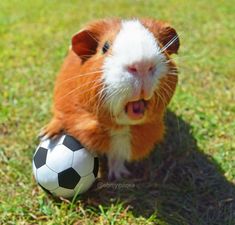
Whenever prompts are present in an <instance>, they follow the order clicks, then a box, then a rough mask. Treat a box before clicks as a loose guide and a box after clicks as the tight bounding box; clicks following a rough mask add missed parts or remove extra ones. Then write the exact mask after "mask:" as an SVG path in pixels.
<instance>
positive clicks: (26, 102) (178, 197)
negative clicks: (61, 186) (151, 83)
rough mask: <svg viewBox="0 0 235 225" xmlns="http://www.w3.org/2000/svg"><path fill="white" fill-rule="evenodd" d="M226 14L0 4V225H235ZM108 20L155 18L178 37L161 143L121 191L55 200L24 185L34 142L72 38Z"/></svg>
mask: <svg viewBox="0 0 235 225" xmlns="http://www.w3.org/2000/svg"><path fill="white" fill-rule="evenodd" d="M234 12H235V1H234V0H230V1H220V0H215V1H210V2H208V1H203V0H197V1H196V0H195V1H186V0H180V1H176V0H175V1H173V0H169V1H164V0H159V1H155V0H149V1H137V0H136V1H134V0H133V1H124V0H123V1H120V0H116V1H113V0H111V1H55V0H51V1H42V0H34V1H29V0H22V1H16V0H11V1H4V0H2V1H0V143H1V144H0V224H74V223H75V224H93V223H97V224H153V223H155V224H160V225H167V224H169V225H234V224H235V138H234V131H235V104H234V102H235V92H234V88H235V73H234V59H235V48H234V43H235V36H234V30H235V22H234V21H235V14H234ZM112 16H118V17H124V18H128V17H133V16H140V17H141V16H143V17H154V18H158V19H163V20H167V21H169V22H170V23H172V24H173V25H174V27H175V28H176V29H177V31H178V32H179V35H180V38H181V49H180V52H179V56H177V57H175V58H176V61H177V62H178V65H179V67H180V70H181V74H180V82H179V86H178V88H177V92H176V95H175V96H174V99H173V101H172V102H171V104H170V107H169V111H168V113H167V116H166V121H167V124H168V127H169V128H168V134H167V137H166V140H165V142H164V143H163V144H161V145H160V146H157V151H155V152H154V153H153V154H152V155H151V156H150V157H149V158H148V159H146V160H144V161H143V162H141V163H139V164H134V165H131V166H130V169H131V170H132V171H133V174H134V176H133V178H132V179H130V180H128V181H127V180H126V181H125V180H123V181H121V183H119V188H115V184H111V186H108V184H107V183H103V188H98V185H97V184H95V185H94V187H93V189H92V190H91V191H90V192H88V193H87V194H85V195H84V196H81V198H80V199H77V200H76V201H75V202H72V203H71V202H68V201H65V200H64V201H55V200H54V199H52V198H50V197H48V196H47V195H46V194H45V193H44V192H43V191H42V190H40V189H39V188H38V187H37V185H36V184H35V181H34V180H33V177H32V168H31V159H32V154H33V152H34V150H35V147H36V144H37V139H36V136H37V134H38V131H39V130H40V128H41V127H42V126H44V125H45V123H47V122H48V121H49V118H50V116H51V115H50V107H51V102H52V98H51V97H52V90H53V83H54V78H55V76H56V73H57V71H58V70H59V67H60V65H61V63H62V61H63V58H64V56H65V55H66V52H67V49H68V45H69V42H70V37H71V35H72V34H73V33H75V32H77V31H78V30H79V29H80V28H81V27H82V26H83V25H84V24H85V23H87V22H88V21H91V20H93V19H97V18H103V17H112ZM143 173H144V174H146V176H144V177H145V178H141V177H140V176H138V174H143ZM101 182H104V181H102V180H101ZM105 185H106V187H105Z"/></svg>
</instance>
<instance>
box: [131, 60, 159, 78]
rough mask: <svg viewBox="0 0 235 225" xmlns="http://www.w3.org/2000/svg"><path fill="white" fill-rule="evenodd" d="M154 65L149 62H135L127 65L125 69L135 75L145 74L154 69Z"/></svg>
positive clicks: (150, 72)
mask: <svg viewBox="0 0 235 225" xmlns="http://www.w3.org/2000/svg"><path fill="white" fill-rule="evenodd" d="M155 67H156V66H155V65H154V64H153V63H151V62H136V63H133V64H131V65H128V66H127V71H128V72H129V73H131V74H133V75H136V76H147V75H150V74H152V72H153V71H154V70H155Z"/></svg>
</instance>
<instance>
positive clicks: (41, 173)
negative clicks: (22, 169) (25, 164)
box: [37, 165, 59, 191]
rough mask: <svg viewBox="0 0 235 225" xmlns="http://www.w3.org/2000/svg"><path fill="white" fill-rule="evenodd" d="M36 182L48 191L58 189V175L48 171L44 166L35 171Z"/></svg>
mask: <svg viewBox="0 0 235 225" xmlns="http://www.w3.org/2000/svg"><path fill="white" fill-rule="evenodd" d="M37 181H38V183H39V184H40V185H42V186H43V187H44V188H46V189H47V190H49V191H51V190H54V189H55V188H57V187H59V183H58V174H57V173H56V172H54V171H52V170H51V169H49V168H48V167H47V166H46V165H44V166H42V167H40V168H39V169H37Z"/></svg>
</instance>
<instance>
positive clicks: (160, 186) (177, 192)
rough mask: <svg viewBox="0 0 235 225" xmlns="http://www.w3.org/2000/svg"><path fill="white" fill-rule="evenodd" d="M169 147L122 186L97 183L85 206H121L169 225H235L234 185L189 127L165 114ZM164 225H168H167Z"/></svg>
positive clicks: (134, 169) (140, 166)
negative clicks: (200, 147) (199, 146)
mask: <svg viewBox="0 0 235 225" xmlns="http://www.w3.org/2000/svg"><path fill="white" fill-rule="evenodd" d="M166 124H167V127H168V132H167V135H166V139H165V142H164V143H163V144H161V145H160V146H158V147H157V149H156V151H154V152H153V154H152V155H151V156H150V157H149V158H148V159H146V160H144V161H143V162H141V163H134V164H131V165H129V168H130V170H131V171H132V173H133V177H132V178H131V179H128V180H123V181H122V182H119V183H109V182H107V181H106V180H99V181H98V182H97V183H96V184H95V185H94V189H93V190H92V191H90V192H89V193H88V195H87V197H85V199H84V200H85V202H87V204H88V205H87V206H88V207H89V206H94V205H98V204H101V205H102V206H104V207H105V206H110V205H111V204H112V203H115V202H119V203H120V202H121V203H123V205H124V206H129V211H131V212H132V214H134V215H135V216H136V217H139V216H143V217H146V218H148V217H149V216H151V215H152V214H155V215H156V218H157V219H159V221H162V222H165V223H167V224H171V225H177V224H179V225H184V224H185V225H186V224H187V225H189V224H190V225H201V224H205V225H212V224H213V225H217V224H218V225H229V224H231V225H232V224H235V202H234V201H235V199H234V197H235V186H234V184H232V183H230V182H228V181H227V180H226V178H225V177H224V176H223V175H222V171H221V170H220V168H219V165H217V164H216V162H215V161H214V160H213V159H212V158H211V157H210V156H208V155H205V154H204V153H202V152H201V151H200V149H198V147H197V142H196V140H195V139H194V137H193V136H192V134H191V133H190V125H189V124H187V123H186V122H185V121H183V120H182V119H181V118H179V117H177V116H176V115H175V114H174V113H172V112H167V116H166ZM165 223H164V224H165Z"/></svg>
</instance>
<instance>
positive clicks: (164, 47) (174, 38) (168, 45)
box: [160, 35, 179, 53]
mask: <svg viewBox="0 0 235 225" xmlns="http://www.w3.org/2000/svg"><path fill="white" fill-rule="evenodd" d="M178 38H179V37H178V35H175V36H174V37H173V38H172V39H171V40H170V41H169V42H167V43H166V45H165V46H163V47H162V48H161V50H160V53H162V52H164V51H165V50H166V49H167V48H169V47H170V46H171V45H172V44H174V42H175V41H176V40H177V39H178Z"/></svg>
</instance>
